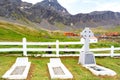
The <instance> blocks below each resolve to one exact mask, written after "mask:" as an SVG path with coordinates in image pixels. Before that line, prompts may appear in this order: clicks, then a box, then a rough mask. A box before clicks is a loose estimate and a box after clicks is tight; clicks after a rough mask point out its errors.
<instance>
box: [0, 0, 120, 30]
mask: <svg viewBox="0 0 120 80" xmlns="http://www.w3.org/2000/svg"><path fill="white" fill-rule="evenodd" d="M0 16H1V17H5V18H8V19H13V20H19V21H23V22H26V23H28V21H30V22H34V23H36V24H37V25H39V26H41V27H42V28H47V29H50V27H51V26H53V27H54V29H63V30H64V29H66V30H67V29H68V28H72V29H79V28H83V27H98V26H103V27H104V28H108V27H114V26H119V25H120V13H119V12H112V11H94V12H91V13H88V14H82V13H80V14H76V15H71V14H70V13H69V12H68V11H67V10H66V9H65V8H64V7H63V6H61V5H60V4H59V3H58V1H57V0H43V1H41V2H39V3H37V4H34V5H33V4H31V3H27V2H22V1H21V0H0ZM49 25H50V26H49ZM59 25H62V27H61V26H59ZM46 26H47V27H46ZM58 26H59V27H58ZM53 27H52V28H53ZM54 29H53V30H54ZM51 30H52V29H51Z"/></svg>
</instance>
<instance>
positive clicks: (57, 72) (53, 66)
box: [48, 58, 73, 79]
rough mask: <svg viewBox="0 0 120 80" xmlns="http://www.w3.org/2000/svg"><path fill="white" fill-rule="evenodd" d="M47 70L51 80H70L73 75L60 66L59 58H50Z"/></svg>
mask: <svg viewBox="0 0 120 80" xmlns="http://www.w3.org/2000/svg"><path fill="white" fill-rule="evenodd" d="M48 69H49V73H50V77H51V79H72V78H73V75H72V74H71V73H70V72H69V70H68V69H67V68H66V67H65V66H64V65H63V64H62V62H61V60H60V58H50V63H48Z"/></svg>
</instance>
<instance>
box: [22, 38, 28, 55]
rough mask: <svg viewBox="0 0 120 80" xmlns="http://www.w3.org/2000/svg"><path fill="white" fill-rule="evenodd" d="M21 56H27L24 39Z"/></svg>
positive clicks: (24, 40)
mask: <svg viewBox="0 0 120 80" xmlns="http://www.w3.org/2000/svg"><path fill="white" fill-rule="evenodd" d="M23 56H27V44H26V38H23Z"/></svg>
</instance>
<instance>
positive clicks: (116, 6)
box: [96, 2, 120, 12]
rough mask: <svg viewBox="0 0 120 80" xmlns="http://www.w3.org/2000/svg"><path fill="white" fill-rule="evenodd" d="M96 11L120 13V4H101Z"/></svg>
mask: <svg viewBox="0 0 120 80" xmlns="http://www.w3.org/2000/svg"><path fill="white" fill-rule="evenodd" d="M96 10H97V11H104V10H111V11H115V12H118V11H120V5H119V3H118V2H110V3H103V4H102V5H101V4H99V5H98V6H97V7H96Z"/></svg>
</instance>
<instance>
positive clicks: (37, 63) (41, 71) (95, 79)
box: [0, 56, 120, 80]
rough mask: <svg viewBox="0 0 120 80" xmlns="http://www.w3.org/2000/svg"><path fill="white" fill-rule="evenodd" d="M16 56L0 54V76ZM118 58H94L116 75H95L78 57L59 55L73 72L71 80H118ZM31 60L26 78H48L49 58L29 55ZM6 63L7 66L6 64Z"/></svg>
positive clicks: (119, 64) (119, 62)
mask: <svg viewBox="0 0 120 80" xmlns="http://www.w3.org/2000/svg"><path fill="white" fill-rule="evenodd" d="M16 58H17V57H12V56H0V77H1V76H2V75H3V74H4V73H5V72H6V71H7V70H8V69H9V68H10V67H11V66H12V64H13V63H14V61H15V59H16ZM119 60H120V59H119V58H109V57H104V58H96V62H97V64H99V65H102V66H104V67H107V68H110V69H112V70H114V71H115V72H116V73H117V75H116V76H114V77H108V76H104V77H102V76H95V75H93V74H92V73H91V72H90V71H88V70H87V69H85V68H84V67H82V66H81V65H80V64H77V63H78V57H61V61H62V63H63V64H64V65H65V66H66V67H67V68H68V69H69V71H70V72H71V73H72V74H73V76H74V78H73V80H119V79H120V75H119V74H120V61H119ZM29 61H30V62H32V65H31V68H30V72H29V76H28V79H27V80H50V75H49V72H48V68H47V63H48V62H49V58H41V57H37V58H35V57H29ZM6 65H7V66H6Z"/></svg>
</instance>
